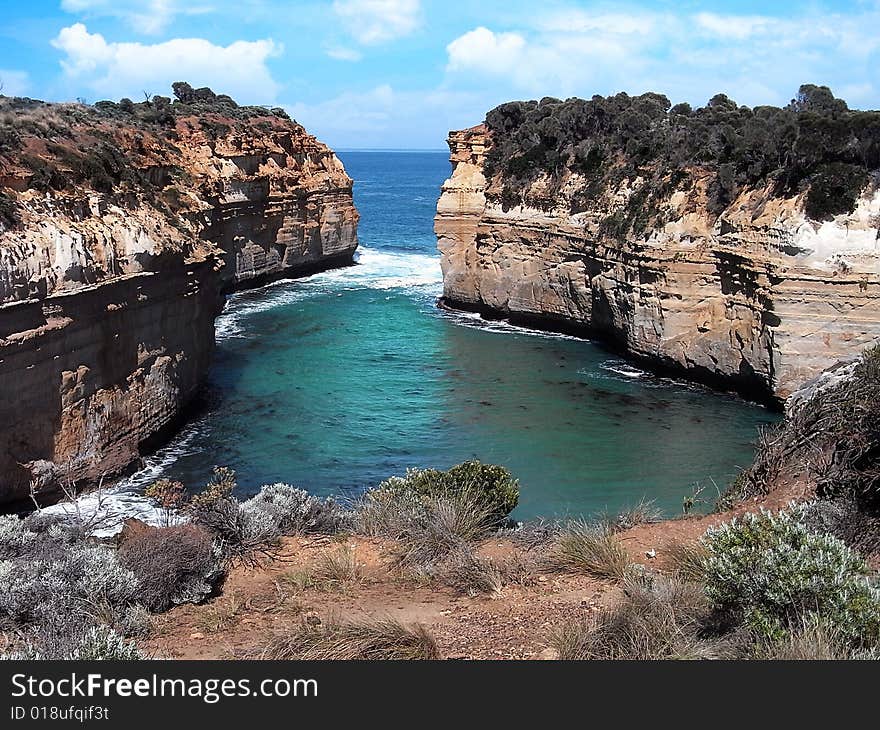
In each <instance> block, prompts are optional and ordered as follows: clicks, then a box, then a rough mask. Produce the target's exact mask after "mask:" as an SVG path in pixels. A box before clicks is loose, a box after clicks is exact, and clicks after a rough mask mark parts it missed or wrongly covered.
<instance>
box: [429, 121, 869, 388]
mask: <svg viewBox="0 0 880 730" xmlns="http://www.w3.org/2000/svg"><path fill="white" fill-rule="evenodd" d="M490 145H491V135H490V133H489V132H488V130H487V129H486V127H485V126H483V125H481V126H479V127H474V128H472V129H469V130H464V131H459V132H452V133H451V134H450V136H449V147H450V150H451V158H450V159H451V162H452V165H453V173H452V176H451V177H450V178H449V180H447V181H446V182H445V183H444V185H443V191H442V195H441V197H440V200H439V202H438V205H437V217H436V219H435V231H436V233H437V237H438V248H439V249H440V252H441V255H442V259H441V265H442V268H443V283H444V300H445V302H446V303H448V304H449V305H451V306H455V307H463V308H471V309H476V310H478V311H483V312H485V313H486V314H490V315H493V316H503V317H509V318H512V319H515V320H516V319H519V320H523V321H529V322H533V323H539V324H543V325H546V326H562V327H568V328H574V329H580V330H582V331H583V332H584V333H589V334H594V335H595V334H599V335H602V336H604V337H605V338H606V339H608V340H610V341H611V342H612V343H613V344H614V345H616V346H617V347H619V348H621V349H622V350H624V351H626V352H627V353H629V354H630V355H632V356H633V357H636V358H640V359H643V360H644V361H646V362H648V363H652V364H654V365H657V366H663V367H669V368H673V369H675V370H678V371H680V372H682V373H685V374H688V375H690V376H693V377H696V378H699V379H704V380H708V381H711V382H713V383H715V384H717V385H721V386H723V387H731V388H737V389H740V390H742V391H747V392H749V393H752V394H759V395H764V396H766V397H769V398H773V399H778V400H784V399H785V398H786V397H787V396H788V395H789V394H790V393H791V392H792V391H793V390H794V389H796V388H797V387H798V386H799V385H800V384H802V383H804V382H805V381H807V380H809V379H810V378H812V377H815V376H816V375H817V374H818V373H820V372H821V371H822V370H824V369H825V368H827V367H829V366H830V365H833V364H834V363H835V362H837V361H838V360H842V359H849V358H851V357H852V356H854V355H856V354H857V353H858V352H860V351H861V350H862V349H864V348H865V347H866V346H868V345H869V344H872V343H874V342H876V341H877V340H878V338H880V238H878V237H880V232H878V226H880V190H877V189H876V186H869V187H868V189H866V190H865V191H864V193H863V194H862V197H861V198H860V199H859V200H858V203H857V207H856V209H855V211H854V212H852V213H851V214H848V215H841V216H837V217H836V218H835V219H834V220H833V221H828V222H822V223H820V222H816V221H812V220H808V219H807V218H806V217H805V215H804V213H803V206H802V200H801V199H800V198H799V197H792V198H779V197H773V196H772V195H771V194H769V191H768V190H744V191H742V192H741V193H740V194H739V196H738V197H737V199H736V200H735V201H733V202H732V203H731V204H730V205H729V206H728V207H727V209H726V210H724V211H723V212H722V213H721V214H720V216H717V217H716V216H715V215H712V214H710V213H709V212H708V210H707V207H706V205H705V202H706V190H705V186H701V185H700V184H699V180H698V181H697V184H696V185H694V187H693V188H691V189H689V190H673V191H672V192H671V193H670V194H669V195H668V196H667V198H666V199H665V201H664V208H665V210H664V213H665V219H666V220H667V221H668V222H667V223H665V224H664V225H663V226H662V227H657V228H649V229H648V230H646V231H645V232H644V234H643V235H640V236H624V237H615V236H612V235H609V234H608V233H607V232H605V231H607V226H603V225H602V223H603V221H606V220H607V218H608V216H609V215H612V214H613V212H614V211H615V210H616V209H618V208H619V207H620V203H621V201H626V199H627V198H628V196H629V195H631V194H632V190H633V189H634V188H636V187H638V183H639V181H624V182H623V184H621V185H620V186H619V187H617V188H616V189H614V190H612V191H605V192H604V193H603V194H602V195H601V196H600V197H599V198H597V199H593V200H590V201H588V202H587V204H586V206H584V205H580V206H573V205H572V204H571V200H570V199H569V198H568V197H567V195H566V191H567V190H569V189H572V190H583V189H584V184H583V183H584V180H583V178H582V177H581V176H580V175H578V174H577V173H574V172H571V171H568V172H567V173H566V176H565V178H564V179H563V182H562V183H561V185H558V186H557V189H558V192H557V193H556V198H555V199H554V200H551V202H550V205H545V206H542V207H540V208H539V207H532V206H530V205H529V202H528V201H530V200H539V199H543V200H546V195H544V194H543V189H544V188H549V184H547V182H546V180H541V179H538V180H537V181H535V182H533V183H532V184H531V186H530V189H529V190H528V192H527V194H525V195H524V196H523V198H522V200H523V201H525V202H524V203H523V202H522V201H521V202H520V204H518V205H509V204H504V203H503V202H502V184H503V180H501V179H500V178H501V176H496V177H495V178H494V179H493V180H491V181H487V180H486V178H485V177H484V174H483V162H484V159H485V154H486V151H487V149H489V147H490ZM573 208H580V212H577V213H572V212H571V211H572V209H573Z"/></svg>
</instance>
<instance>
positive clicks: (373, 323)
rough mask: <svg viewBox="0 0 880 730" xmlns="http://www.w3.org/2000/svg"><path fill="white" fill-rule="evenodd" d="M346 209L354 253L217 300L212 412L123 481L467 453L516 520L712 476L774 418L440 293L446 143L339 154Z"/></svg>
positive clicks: (401, 463) (247, 481)
mask: <svg viewBox="0 0 880 730" xmlns="http://www.w3.org/2000/svg"><path fill="white" fill-rule="evenodd" d="M340 157H341V158H342V160H343V162H344V163H345V166H346V168H347V170H348V172H349V174H350V175H351V176H352V177H353V178H354V180H355V202H356V204H357V206H358V209H359V210H360V212H361V226H360V239H361V245H362V247H361V251H360V254H359V261H360V263H359V264H358V265H357V266H355V267H351V268H347V269H342V270H337V271H332V272H326V273H323V274H318V275H315V276H312V277H309V278H308V279H303V280H299V281H292V282H281V283H278V284H275V285H272V286H269V287H266V288H264V289H261V290H257V291H250V292H244V293H241V294H237V295H235V296H234V297H232V298H231V300H230V302H229V304H228V305H227V308H226V310H225V312H224V314H223V315H222V316H221V317H220V319H219V320H218V348H217V356H216V362H215V365H214V367H213V370H212V372H211V377H210V387H209V393H208V403H209V405H208V408H207V410H206V412H205V413H203V414H202V415H200V416H198V417H197V418H196V419H195V420H194V421H193V422H192V423H191V424H189V425H188V426H187V427H186V428H185V429H184V430H183V431H182V433H181V434H180V435H179V436H178V437H177V438H176V439H175V440H174V441H173V442H172V443H171V444H170V445H169V447H168V448H166V449H163V450H162V451H161V452H160V453H159V454H157V455H156V456H155V457H154V458H152V459H151V460H150V464H149V468H148V469H146V470H145V471H144V472H142V473H140V474H138V475H136V476H135V478H134V479H133V480H132V481H131V484H132V485H137V484H142V483H145V482H146V481H149V480H150V479H153V478H155V477H156V476H159V475H162V476H169V477H172V478H176V479H180V480H182V481H184V482H185V483H186V484H187V485H189V486H190V487H197V486H198V485H202V484H204V483H205V481H206V480H207V478H208V477H209V476H210V472H211V468H212V466H213V465H215V464H222V465H226V466H231V467H233V468H234V469H235V470H236V471H237V473H238V478H239V485H240V487H241V489H242V491H243V493H251V492H253V491H255V490H256V489H258V488H259V486H260V485H261V484H266V483H270V482H276V481H284V482H289V483H292V484H296V485H299V486H302V487H305V488H306V489H309V490H310V491H312V492H315V493H317V494H321V495H329V494H341V493H352V492H357V491H358V490H361V489H364V488H366V487H370V486H374V485H376V484H377V483H378V482H380V481H381V480H382V479H384V478H386V477H388V476H390V475H392V474H400V473H402V472H403V471H405V469H406V468H407V467H416V466H419V467H427V466H432V467H448V466H451V465H452V464H454V463H457V462H460V461H462V460H464V459H467V458H471V457H476V458H479V459H482V460H484V461H489V462H496V463H500V464H504V465H505V466H507V467H508V468H510V469H511V470H512V471H513V473H514V474H515V475H516V476H517V477H518V478H519V479H520V481H521V486H522V498H521V504H520V507H519V508H518V509H517V512H516V516H518V517H520V518H528V517H534V516H537V515H544V516H554V515H566V514H568V515H581V514H594V513H596V512H599V511H602V510H611V511H613V510H618V509H620V508H622V507H625V506H626V505H628V504H633V503H634V502H636V501H638V500H639V499H640V498H641V497H642V496H647V497H651V498H655V499H656V500H657V501H658V503H659V504H660V505H661V506H662V507H663V508H665V509H667V510H668V511H669V512H675V511H677V510H679V509H680V507H681V501H682V497H683V496H684V495H685V494H688V493H690V492H691V491H692V489H693V485H694V484H695V483H697V482H700V483H703V484H705V485H707V492H706V493H707V494H709V495H710V496H714V488H713V487H712V486H711V483H712V481H713V480H714V482H716V483H717V484H718V485H719V486H723V485H724V484H725V483H726V482H727V481H729V479H730V478H731V476H732V475H734V474H735V473H736V471H737V469H738V468H739V467H742V466H745V465H746V464H748V463H749V462H750V460H751V454H752V442H753V440H754V438H755V435H756V427H757V426H758V425H759V424H763V423H768V422H771V421H773V420H775V416H774V415H773V414H771V413H769V412H767V411H766V410H764V409H763V408H761V407H758V406H755V405H752V404H749V403H746V402H744V401H742V400H739V399H737V398H735V397H732V396H726V395H718V394H715V393H712V392H710V391H707V390H705V389H703V388H700V387H695V386H690V385H687V384H683V383H677V382H674V381H669V380H665V379H661V378H657V377H653V376H651V375H649V374H647V373H645V372H642V371H640V370H638V369H635V368H633V367H631V366H629V365H627V364H626V363H625V362H624V361H623V360H621V359H619V358H617V357H614V356H612V355H610V354H608V353H607V352H606V351H604V350H602V349H601V348H599V347H597V346H595V345H593V344H591V343H590V342H586V341H583V340H576V339H572V338H567V337H564V336H555V335H543V334H540V333H535V332H530V331H527V330H522V329H518V328H514V327H511V326H509V325H505V324H503V323H484V322H482V321H481V320H479V319H478V318H475V317H473V316H470V315H457V314H450V313H445V312H442V311H440V310H438V309H437V308H436V306H435V302H436V298H437V297H438V296H439V294H440V292H441V289H442V282H441V277H440V268H439V259H438V256H437V253H436V250H435V245H436V244H435V238H434V235H433V231H432V218H433V215H434V206H435V204H436V199H437V195H438V190H439V186H440V184H441V182H442V181H443V179H444V178H445V177H446V176H447V175H448V173H449V163H448V161H447V154H446V153H391V152H341V153H340Z"/></svg>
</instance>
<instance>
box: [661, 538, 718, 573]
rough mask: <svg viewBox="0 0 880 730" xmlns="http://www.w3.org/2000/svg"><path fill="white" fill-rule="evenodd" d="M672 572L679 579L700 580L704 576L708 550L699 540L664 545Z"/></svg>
mask: <svg viewBox="0 0 880 730" xmlns="http://www.w3.org/2000/svg"><path fill="white" fill-rule="evenodd" d="M665 551H666V554H667V555H668V556H669V563H670V566H671V567H672V570H673V572H674V573H675V574H676V575H677V576H678V577H679V578H681V579H683V580H687V581H694V582H700V581H702V580H703V579H704V578H705V577H706V558H707V557H708V556H709V551H708V550H706V548H705V546H703V545H702V543H699V542H693V543H685V542H673V543H670V544H669V545H667V546H666V549H665Z"/></svg>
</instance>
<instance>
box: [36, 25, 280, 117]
mask: <svg viewBox="0 0 880 730" xmlns="http://www.w3.org/2000/svg"><path fill="white" fill-rule="evenodd" d="M52 45H53V46H54V47H55V48H57V49H59V50H60V51H62V52H63V53H64V54H65V55H64V58H63V59H62V60H61V65H62V67H63V68H64V71H65V73H66V75H67V76H68V77H69V79H70V80H77V81H79V82H80V83H82V84H84V85H85V87H86V88H88V89H89V90H90V91H91V92H93V93H95V94H98V95H104V96H108V97H113V98H119V97H121V96H129V97H139V96H140V95H141V93H142V92H147V93H162V94H167V93H169V90H170V88H171V83H172V82H174V81H189V82H190V83H191V84H193V85H194V86H210V87H212V88H213V89H214V90H215V91H217V92H222V93H226V94H230V95H231V96H233V97H234V98H235V99H236V100H238V101H241V102H244V103H256V104H270V103H273V102H274V101H275V98H276V95H277V93H278V90H279V85H278V84H277V83H276V81H275V80H274V79H273V78H272V75H271V73H270V71H269V69H268V67H267V65H266V63H267V61H268V59H269V58H271V57H273V56H277V55H279V54H280V53H281V51H282V47H281V46H280V45H279V44H278V43H275V42H274V41H272V40H271V39H265V40H258V41H235V42H234V43H231V44H229V45H228V46H218V45H215V44H213V43H211V42H210V41H207V40H204V39H202V38H175V39H173V40H169V41H165V42H163V43H155V44H152V45H150V44H142V43H113V42H108V41H107V40H105V38H104V37H103V36H102V35H101V34H99V33H89V32H88V29H87V28H86V26H85V25H83V24H82V23H75V24H74V25H71V26H70V27H67V28H63V29H62V30H61V32H60V33H59V34H58V36H57V37H56V38H55V39H54V40H53V41H52Z"/></svg>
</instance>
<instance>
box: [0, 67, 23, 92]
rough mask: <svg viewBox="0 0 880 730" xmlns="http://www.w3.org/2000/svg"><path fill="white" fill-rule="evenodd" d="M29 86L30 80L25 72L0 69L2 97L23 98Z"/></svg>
mask: <svg viewBox="0 0 880 730" xmlns="http://www.w3.org/2000/svg"><path fill="white" fill-rule="evenodd" d="M29 86H30V78H29V77H28V75H27V72H25V71H15V70H14V69H8V68H0V87H2V88H0V94H3V95H4V96H23V95H24V94H26V93H27V90H28V87H29Z"/></svg>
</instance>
